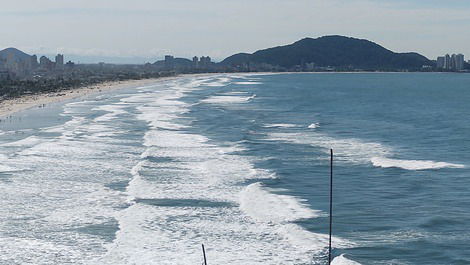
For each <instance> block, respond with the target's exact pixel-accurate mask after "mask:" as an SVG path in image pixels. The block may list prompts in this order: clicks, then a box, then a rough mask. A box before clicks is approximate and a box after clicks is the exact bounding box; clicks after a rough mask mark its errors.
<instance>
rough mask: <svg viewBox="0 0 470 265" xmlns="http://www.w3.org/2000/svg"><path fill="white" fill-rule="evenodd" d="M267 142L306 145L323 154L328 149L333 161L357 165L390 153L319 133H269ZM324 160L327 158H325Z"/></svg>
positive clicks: (376, 146) (375, 145) (383, 148)
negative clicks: (332, 153) (333, 155)
mask: <svg viewBox="0 0 470 265" xmlns="http://www.w3.org/2000/svg"><path fill="white" fill-rule="evenodd" d="M267 139H268V140H273V141H284V142H293V143H298V144H308V145H312V146H316V147H320V148H321V150H322V151H324V152H325V153H329V151H330V148H331V149H333V150H335V159H336V160H339V161H345V162H350V163H357V164H367V163H370V159H371V158H372V157H375V156H377V157H385V156H388V155H389V154H390V153H391V150H390V148H388V147H387V146H384V145H382V144H380V143H374V142H366V141H362V140H359V139H354V138H345V139H340V138H333V137H330V136H327V135H324V134H321V133H317V132H313V133H270V134H268V138H267ZM325 159H327V157H326V156H325Z"/></svg>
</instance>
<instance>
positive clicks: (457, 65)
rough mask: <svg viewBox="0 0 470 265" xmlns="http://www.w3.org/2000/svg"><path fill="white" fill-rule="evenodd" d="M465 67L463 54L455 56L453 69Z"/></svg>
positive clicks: (459, 69) (458, 69)
mask: <svg viewBox="0 0 470 265" xmlns="http://www.w3.org/2000/svg"><path fill="white" fill-rule="evenodd" d="M464 68H465V57H464V55H463V54H457V55H456V56H455V70H457V71H462V70H463V69H464Z"/></svg>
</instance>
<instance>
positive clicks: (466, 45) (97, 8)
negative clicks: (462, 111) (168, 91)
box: [0, 0, 470, 63]
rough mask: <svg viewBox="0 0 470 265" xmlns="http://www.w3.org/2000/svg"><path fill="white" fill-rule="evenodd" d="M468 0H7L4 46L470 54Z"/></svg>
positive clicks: (138, 54) (148, 55)
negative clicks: (323, 45)
mask: <svg viewBox="0 0 470 265" xmlns="http://www.w3.org/2000/svg"><path fill="white" fill-rule="evenodd" d="M469 14H470V1H469V0H440V1H437V0H14V1H2V3H1V8H0V25H2V26H1V27H0V48H7V47H16V48H19V49H21V50H23V51H25V52H27V53H30V54H38V55H42V54H55V53H64V54H65V56H66V59H67V58H72V59H76V60H80V59H81V60H83V61H84V62H85V61H87V60H97V61H101V60H107V61H109V62H114V61H115V62H117V61H119V60H121V61H126V62H136V63H141V62H145V61H154V60H156V59H159V58H162V57H163V56H164V55H165V54H173V55H175V56H178V57H187V58H189V57H192V56H194V55H197V56H202V55H209V56H211V57H212V58H214V59H215V60H221V59H223V58H225V57H227V56H230V55H232V54H234V53H238V52H250V53H251V52H254V51H256V50H259V49H263V48H268V47H273V46H279V45H285V44H290V43H292V42H295V41H297V40H299V39H302V38H305V37H312V38H316V37H320V36H324V35H345V36H350V37H356V38H362V39H368V40H371V41H374V42H376V43H378V44H380V45H382V46H384V47H386V48H388V49H391V50H393V51H395V52H409V51H414V52H419V53H421V54H423V55H424V56H426V57H428V58H430V59H435V57H437V56H438V55H443V54H446V53H463V54H465V55H466V59H469V58H468V57H470V15H469Z"/></svg>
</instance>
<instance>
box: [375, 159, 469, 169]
mask: <svg viewBox="0 0 470 265" xmlns="http://www.w3.org/2000/svg"><path fill="white" fill-rule="evenodd" d="M370 161H371V162H372V164H373V165H374V166H375V167H382V168H393V167H395V168H402V169H406V170H426V169H441V168H465V165H461V164H452V163H446V162H436V161H428V160H399V159H390V158H383V157H373V158H371V159H370Z"/></svg>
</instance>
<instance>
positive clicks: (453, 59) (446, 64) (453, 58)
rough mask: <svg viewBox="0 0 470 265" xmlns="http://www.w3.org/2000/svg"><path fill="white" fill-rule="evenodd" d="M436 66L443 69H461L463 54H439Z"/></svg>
mask: <svg viewBox="0 0 470 265" xmlns="http://www.w3.org/2000/svg"><path fill="white" fill-rule="evenodd" d="M436 67H437V69H439V70H445V71H462V70H464V69H465V57H464V55H463V54H452V55H449V54H446V55H445V56H439V57H437V60H436Z"/></svg>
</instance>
